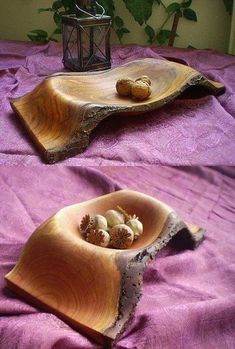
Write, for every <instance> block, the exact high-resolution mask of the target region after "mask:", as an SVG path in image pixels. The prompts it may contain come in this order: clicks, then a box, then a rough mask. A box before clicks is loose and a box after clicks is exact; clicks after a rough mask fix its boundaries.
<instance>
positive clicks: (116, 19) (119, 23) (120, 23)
mask: <svg viewBox="0 0 235 349" xmlns="http://www.w3.org/2000/svg"><path fill="white" fill-rule="evenodd" d="M114 22H115V24H116V26H117V27H118V28H121V27H123V26H124V22H123V20H122V18H121V17H119V16H116V17H114Z"/></svg>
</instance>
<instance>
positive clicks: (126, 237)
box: [110, 224, 134, 249]
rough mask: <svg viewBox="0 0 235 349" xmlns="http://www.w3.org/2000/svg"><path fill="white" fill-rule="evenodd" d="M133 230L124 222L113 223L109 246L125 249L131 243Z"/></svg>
mask: <svg viewBox="0 0 235 349" xmlns="http://www.w3.org/2000/svg"><path fill="white" fill-rule="evenodd" d="M133 240H134V232H133V231H132V230H131V228H130V227H128V225H126V224H118V225H115V226H114V227H113V228H112V229H111V231H110V246H111V247H113V248H119V249H126V248H129V247H130V246H131V245H132V242H133Z"/></svg>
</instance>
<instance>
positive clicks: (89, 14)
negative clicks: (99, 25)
mask: <svg viewBox="0 0 235 349" xmlns="http://www.w3.org/2000/svg"><path fill="white" fill-rule="evenodd" d="M95 3H96V5H97V6H98V7H100V8H101V9H102V11H103V12H102V14H101V15H95V16H94V15H93V14H92V13H90V12H87V11H85V10H83V9H82V8H81V7H79V6H78V5H77V4H75V6H76V8H77V10H78V11H80V12H83V13H85V14H86V15H88V16H90V17H93V18H97V17H101V18H102V17H103V16H104V14H105V9H104V7H103V6H102V5H100V4H99V3H98V2H97V1H95Z"/></svg>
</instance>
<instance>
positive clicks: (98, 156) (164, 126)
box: [0, 41, 235, 166]
mask: <svg viewBox="0 0 235 349" xmlns="http://www.w3.org/2000/svg"><path fill="white" fill-rule="evenodd" d="M112 51H113V52H112V57H113V66H118V65H120V64H122V63H125V62H127V61H130V60H134V59H137V58H145V57H155V58H161V57H165V58H169V59H173V60H176V61H180V62H183V63H185V64H188V65H189V66H191V67H193V68H195V69H197V70H198V71H200V72H201V73H203V74H205V75H206V76H207V77H208V78H210V79H213V80H216V81H220V82H222V83H224V84H225V85H226V87H227V90H226V93H225V94H223V95H221V96H219V97H214V96H212V95H207V96H204V97H203V96H201V97H200V98H199V99H194V98H183V99H178V100H175V101H174V102H172V103H170V104H168V105H166V106H165V107H163V108H161V109H158V110H156V111H153V112H150V113H148V114H145V115H140V116H138V117H125V118H115V117H112V116H111V117H109V118H108V119H106V120H104V121H103V122H102V124H100V125H99V126H98V127H97V128H96V129H95V130H94V131H93V134H92V136H91V143H90V145H89V147H88V149H86V151H85V152H83V153H82V154H79V155H77V156H75V157H73V158H70V159H68V160H66V161H64V162H63V163H64V164H67V165H86V166H93V165H100V164H102V165H117V164H121V165H122V164H137V165H138V164H141V163H145V164H170V165H176V164H180V165H182V164H185V165H190V164H196V165H197V164H199V163H200V164H204V165H214V164H220V165H223V164H224V165H232V164H233V165H234V164H235V157H234V154H235V142H234V137H235V120H234V117H235V57H234V56H230V55H225V54H222V53H218V52H215V51H209V50H192V49H189V50H186V49H176V48H158V47H141V46H136V45H129V46H115V47H113V50H112ZM61 57H62V52H61V46H60V44H56V43H49V44H47V45H34V44H32V43H29V42H28V43H26V42H14V41H12V42H8V41H1V42H0V100H1V104H0V130H1V132H0V163H1V164H40V163H42V160H41V158H40V157H39V153H38V151H37V150H36V148H35V146H34V144H33V142H32V141H31V138H30V137H29V135H28V134H27V132H26V130H25V128H24V127H23V126H22V124H21V122H20V121H19V119H18V118H17V116H16V115H15V114H14V113H13V112H12V110H11V107H10V105H9V102H8V98H9V97H18V96H21V95H23V94H25V93H26V92H29V91H31V90H32V89H33V88H34V87H35V86H36V85H37V84H38V83H39V82H41V81H42V80H43V79H44V78H45V77H46V76H47V75H49V74H52V73H55V72H58V71H62V70H63V65H62V63H61Z"/></svg>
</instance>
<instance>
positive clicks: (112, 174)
mask: <svg viewBox="0 0 235 349" xmlns="http://www.w3.org/2000/svg"><path fill="white" fill-rule="evenodd" d="M234 177H235V171H234V169H231V168H224V169H220V170H218V169H210V168H185V169H184V168H168V167H158V168H157V167H154V168H152V167H139V168H138V167H136V168H135V167H131V168H128V167H121V168H115V167H103V168H82V167H78V168H73V167H63V166H60V167H58V168H57V170H56V171H55V168H54V167H50V168H48V167H45V166H44V167H40V168H39V167H18V168H17V171H16V170H14V169H13V168H11V167H3V166H2V167H0V192H1V201H0V205H1V207H0V348H1V349H32V348H37V349H52V348H53V349H75V348H76V349H78V348H82V349H91V348H101V347H100V346H99V345H96V344H95V343H94V342H92V341H90V340H89V339H87V338H86V337H85V336H83V335H81V334H80V333H79V332H76V331H74V330H72V329H71V328H70V327H69V326H68V325H66V324H65V323H64V322H63V321H61V320H60V319H58V318H57V317H56V316H54V315H52V314H49V313H45V312H41V311H39V310H37V309H36V308H34V307H32V306H30V305H29V304H27V303H26V302H24V301H23V300H21V299H20V298H18V297H17V295H15V294H14V293H12V292H11V291H10V290H8V289H7V288H6V285H5V281H4V279H3V277H4V275H5V274H6V273H7V272H9V271H10V270H11V269H12V268H13V266H14V265H15V263H16V261H17V259H18V257H19V254H20V252H21V250H22V248H23V246H24V244H25V242H26V240H27V239H28V237H29V236H30V235H31V233H32V232H33V231H34V229H35V228H36V227H37V226H38V225H39V224H40V223H42V221H44V220H45V219H46V218H48V217H49V216H50V215H52V214H54V213H55V212H56V211H57V210H59V209H60V208H62V207H63V206H65V205H70V204H74V203H78V202H81V201H84V200H87V199H90V198H94V197H96V196H99V195H102V194H106V193H109V192H112V191H114V190H118V189H123V188H131V189H134V190H139V191H142V192H145V193H147V194H150V195H152V196H154V197H156V198H158V199H160V200H163V201H165V202H166V203H168V204H169V205H171V206H172V207H173V208H174V209H175V210H176V211H177V212H178V213H179V214H180V215H181V216H182V218H183V219H184V220H186V221H188V222H194V223H196V224H198V225H201V226H203V227H205V228H206V229H207V234H206V239H205V240H204V242H203V243H202V244H201V245H200V246H199V248H198V249H196V250H194V251H192V250H188V249H186V250H178V249H177V248H176V245H175V244H172V245H171V246H169V247H168V248H166V249H165V250H163V251H162V252H161V253H160V254H159V255H158V257H157V258H156V260H154V261H152V262H151V263H150V264H149V266H148V268H147V270H146V272H145V274H144V285H143V297H142V298H141V301H140V303H139V304H138V306H137V309H136V313H135V316H134V319H133V320H132V321H131V322H130V324H129V326H128V328H127V330H126V332H125V333H124V334H123V336H122V338H121V339H120V341H119V343H118V345H117V349H124V348H125V349H128V348H129V349H130V348H131V349H166V348H167V349H168V348H174V349H184V348H185V349H199V348H200V349H205V348H206V349H212V348H216V349H225V348H226V349H234V348H235V253H234V252H235V251H234V250H235V247H234V246H235V234H234V231H235V216H234V212H235V181H234Z"/></svg>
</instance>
